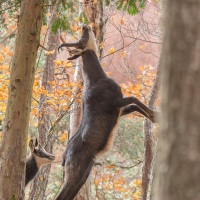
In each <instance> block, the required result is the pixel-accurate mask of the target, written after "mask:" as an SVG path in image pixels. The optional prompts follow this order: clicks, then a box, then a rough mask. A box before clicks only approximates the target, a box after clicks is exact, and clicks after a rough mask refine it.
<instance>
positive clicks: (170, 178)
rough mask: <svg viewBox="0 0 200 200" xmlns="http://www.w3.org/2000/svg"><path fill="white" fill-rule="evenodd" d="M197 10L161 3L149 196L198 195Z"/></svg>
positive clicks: (192, 198)
mask: <svg viewBox="0 0 200 200" xmlns="http://www.w3.org/2000/svg"><path fill="white" fill-rule="evenodd" d="M199 10H200V2H199V1H181V2H180V1H172V0H169V1H166V15H167V18H166V35H165V39H164V44H163V51H164V52H163V54H162V55H163V56H162V58H161V66H162V75H161V77H162V85H163V89H162V91H163V93H162V106H161V110H162V112H161V124H160V125H161V127H160V138H159V142H158V158H157V171H156V181H155V185H154V197H153V199H154V200H160V199H162V200H179V199H181V200H199V199H200V186H199V174H200V156H199V152H200V134H199V133H200V125H199V119H200V112H199V110H198V108H199V102H200V93H199V88H200V78H199V77H200V59H199V55H200V48H199V41H200V27H199V24H200V13H199Z"/></svg>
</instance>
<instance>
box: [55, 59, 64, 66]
mask: <svg viewBox="0 0 200 200" xmlns="http://www.w3.org/2000/svg"><path fill="white" fill-rule="evenodd" d="M53 62H54V63H55V64H56V65H57V66H60V65H61V64H62V62H61V61H60V60H54V61H53Z"/></svg>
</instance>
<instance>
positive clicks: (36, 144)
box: [35, 138, 38, 147]
mask: <svg viewBox="0 0 200 200" xmlns="http://www.w3.org/2000/svg"><path fill="white" fill-rule="evenodd" d="M37 146H38V139H37V138H35V147H37Z"/></svg>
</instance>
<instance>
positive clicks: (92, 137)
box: [56, 25, 154, 200]
mask: <svg viewBox="0 0 200 200" xmlns="http://www.w3.org/2000/svg"><path fill="white" fill-rule="evenodd" d="M62 47H75V49H73V50H70V51H69V52H70V53H72V54H74V56H72V57H70V58H68V60H73V59H76V58H78V57H79V56H82V59H83V68H82V71H83V81H84V87H83V97H82V113H83V114H82V120H81V123H80V126H79V128H78V130H77V132H76V134H75V135H74V136H73V137H72V138H71V139H70V140H69V142H68V144H67V147H66V150H65V153H64V155H63V163H62V165H63V166H64V167H65V183H64V185H63V188H62V190H61V192H60V193H59V195H58V196H57V198H56V200H72V199H74V197H75V196H76V195H77V193H78V191H79V190H80V188H81V187H82V185H83V184H84V183H85V182H86V180H87V178H88V176H89V174H90V171H91V169H92V167H93V165H94V162H95V159H96V157H97V156H98V155H99V154H101V153H102V152H104V151H105V150H108V149H109V146H111V144H112V140H113V137H114V134H113V132H114V128H115V126H116V124H117V121H118V118H119V117H120V116H121V115H126V114H128V113H131V112H133V111H138V112H140V113H141V114H143V115H144V116H146V117H147V118H149V119H150V120H152V121H154V112H153V111H152V110H150V109H149V108H148V107H146V106H145V105H144V104H143V103H141V102H140V101H139V100H138V99H137V98H135V97H127V98H123V95H122V92H121V88H120V86H119V85H118V84H117V83H116V82H115V81H114V80H112V79H110V78H108V77H107V75H106V74H105V72H104V70H103V69H102V67H101V64H100V62H99V60H98V57H97V55H96V52H97V48H96V42H95V36H94V34H93V32H92V29H91V27H89V26H87V25H83V28H82V35H81V38H80V40H79V41H78V42H76V43H65V44H62V45H60V46H59V48H58V51H59V49H61V48H62ZM130 104H134V105H130Z"/></svg>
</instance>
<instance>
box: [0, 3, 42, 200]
mask: <svg viewBox="0 0 200 200" xmlns="http://www.w3.org/2000/svg"><path fill="white" fill-rule="evenodd" d="M43 4H44V0H37V1H35V0H24V1H22V3H21V10H20V15H19V24H18V32H17V36H16V41H15V52H14V57H13V65H12V70H11V77H10V86H9V98H8V103H7V110H6V117H5V123H4V130H3V139H2V144H1V147H0V171H1V176H0V199H2V200H10V199H23V198H24V179H25V175H24V174H25V163H26V147H27V135H28V124H29V115H30V106H31V96H32V88H33V81H34V74H35V63H36V56H37V50H38V47H39V44H40V41H39V39H40V30H41V25H42V15H43Z"/></svg>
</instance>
